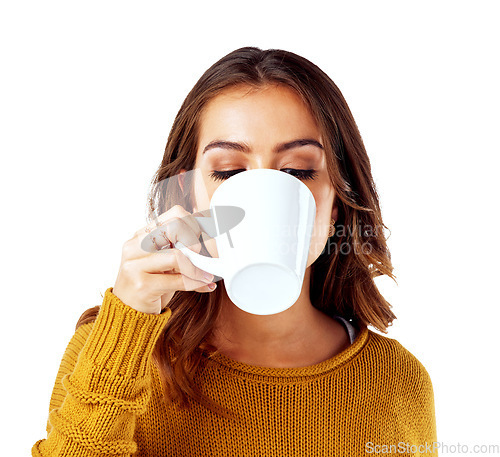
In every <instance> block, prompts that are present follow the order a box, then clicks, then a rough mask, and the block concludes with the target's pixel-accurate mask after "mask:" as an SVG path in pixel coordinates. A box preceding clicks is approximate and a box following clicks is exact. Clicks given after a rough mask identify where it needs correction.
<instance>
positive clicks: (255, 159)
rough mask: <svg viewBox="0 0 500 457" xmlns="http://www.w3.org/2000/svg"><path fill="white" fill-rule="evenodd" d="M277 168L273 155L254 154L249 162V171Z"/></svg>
mask: <svg viewBox="0 0 500 457" xmlns="http://www.w3.org/2000/svg"><path fill="white" fill-rule="evenodd" d="M276 167H277V160H276V157H273V156H272V155H271V154H257V153H254V154H252V157H250V158H249V160H248V167H247V168H248V169H249V170H256V169H258V168H274V169H276Z"/></svg>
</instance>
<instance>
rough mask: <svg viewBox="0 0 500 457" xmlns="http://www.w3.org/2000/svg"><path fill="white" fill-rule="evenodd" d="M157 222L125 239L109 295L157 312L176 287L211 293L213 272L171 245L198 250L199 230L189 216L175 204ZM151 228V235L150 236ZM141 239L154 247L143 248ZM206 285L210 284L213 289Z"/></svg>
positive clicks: (144, 311) (134, 306) (139, 308)
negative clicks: (181, 244) (179, 244)
mask: <svg viewBox="0 0 500 457" xmlns="http://www.w3.org/2000/svg"><path fill="white" fill-rule="evenodd" d="M158 224H159V226H157V223H156V222H153V223H151V224H148V225H147V226H145V227H143V228H141V229H139V230H138V231H137V232H135V234H134V236H133V237H132V238H131V239H129V240H127V241H126V242H125V244H124V245H123V248H122V259H121V264H120V269H119V271H118V277H117V278H116V282H115V285H114V287H113V294H115V295H116V296H117V297H118V298H119V299H120V300H121V301H122V302H123V303H125V304H126V305H128V306H130V307H131V308H134V309H136V310H137V311H141V312H143V313H148V314H160V313H161V311H162V310H163V309H164V308H165V307H166V306H167V305H168V304H169V302H170V300H171V299H172V297H173V296H174V293H175V292H176V291H178V290H194V291H196V292H200V293H204V292H212V290H214V289H215V287H216V284H215V283H212V280H213V279H214V275H212V274H210V273H207V272H205V271H203V270H201V269H200V268H198V267H196V266H195V265H193V264H192V263H191V261H190V260H189V259H188V258H187V257H186V256H185V255H184V254H183V253H182V252H181V251H180V250H179V249H176V248H174V247H173V245H174V244H175V243H176V242H177V241H181V242H182V243H183V244H184V245H186V246H188V247H189V248H190V249H192V250H193V251H195V252H197V253H199V252H200V250H201V243H200V241H199V238H200V236H201V235H202V230H201V227H200V226H199V225H198V222H197V221H196V219H195V218H194V217H193V215H192V214H190V213H189V212H187V211H186V210H185V209H184V208H183V207H182V206H180V205H176V206H174V207H172V208H170V209H169V210H168V211H166V212H165V213H163V214H162V215H161V216H160V217H159V218H158ZM163 229H164V230H163ZM153 230H154V236H151V235H152V234H151V232H153ZM158 235H160V236H158ZM145 238H149V240H150V242H151V243H150V245H151V246H154V248H152V249H151V251H152V252H147V251H145V250H144V249H143V246H145V245H147V244H148V243H147V242H146V241H147V240H145ZM153 238H154V239H153ZM203 239H204V238H203ZM169 246H171V247H169ZM162 248H163V249H162ZM156 249H159V250H156ZM208 284H212V285H213V289H211V288H209V286H208Z"/></svg>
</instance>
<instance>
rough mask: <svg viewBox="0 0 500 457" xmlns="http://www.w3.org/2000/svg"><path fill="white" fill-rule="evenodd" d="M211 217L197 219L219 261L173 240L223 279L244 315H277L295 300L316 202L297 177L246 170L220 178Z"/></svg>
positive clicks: (184, 251)
mask: <svg viewBox="0 0 500 457" xmlns="http://www.w3.org/2000/svg"><path fill="white" fill-rule="evenodd" d="M210 213H211V215H212V217H196V220H197V221H198V223H199V224H200V226H201V227H202V229H204V230H205V231H206V232H207V233H208V234H209V235H210V236H211V237H212V238H215V243H216V246H217V252H218V254H219V257H218V258H214V257H206V256H204V255H200V254H198V253H196V252H194V251H192V250H190V249H189V248H188V247H186V246H185V245H184V244H183V243H181V242H180V241H178V242H177V243H175V247H176V248H177V249H180V250H181V251H182V252H183V253H184V255H186V257H188V258H189V259H190V260H191V262H192V263H193V264H194V265H196V266H197V267H199V268H201V269H202V270H205V271H208V272H209V273H212V274H214V275H217V276H220V277H222V278H223V279H224V283H225V287H226V290H227V294H228V296H229V298H230V299H231V301H232V302H233V303H234V304H235V305H236V306H238V307H239V308H241V309H242V310H243V311H246V312H248V313H252V314H259V315H267V314H275V313H279V312H282V311H284V310H286V309H287V308H289V307H290V306H292V305H293V304H294V303H295V302H296V301H297V299H298V297H299V295H300V292H301V289H302V282H303V280H304V274H305V270H306V265H307V259H308V255H309V248H310V244H311V237H312V231H313V226H314V220H315V217H316V202H315V200H314V197H313V195H312V193H311V191H310V190H309V188H308V187H307V186H306V185H305V184H304V183H303V182H302V181H301V180H300V179H298V178H296V177H295V176H292V175H290V174H287V173H284V172H282V171H278V170H273V169H268V168H264V169H256V170H247V171H243V172H240V173H237V174H235V175H233V176H231V177H230V178H228V179H227V180H225V181H224V182H223V183H222V184H221V185H220V186H219V187H218V188H217V189H216V190H215V192H214V193H213V195H212V198H211V200H210Z"/></svg>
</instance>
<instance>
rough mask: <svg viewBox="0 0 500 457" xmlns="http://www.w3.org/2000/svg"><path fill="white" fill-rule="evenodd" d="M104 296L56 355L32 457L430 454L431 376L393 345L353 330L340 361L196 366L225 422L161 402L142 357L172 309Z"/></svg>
mask: <svg viewBox="0 0 500 457" xmlns="http://www.w3.org/2000/svg"><path fill="white" fill-rule="evenodd" d="M112 290H113V289H112V288H109V289H108V290H106V293H105V296H104V299H103V303H102V306H101V308H100V310H99V314H98V316H97V318H96V320H95V321H94V322H92V323H88V324H84V325H82V326H81V327H79V328H78V330H77V331H76V332H75V334H74V335H73V337H72V338H71V340H70V342H69V344H68V346H67V348H66V351H65V353H64V355H63V358H62V361H61V365H60V368H59V371H58V373H57V376H56V380H55V385H54V388H53V391H52V396H51V398H50V407H49V416H48V421H47V438H45V439H41V440H39V441H37V442H36V443H35V444H34V445H33V447H32V455H33V456H37V457H39V456H53V457H55V456H72V457H78V456H86V457H97V456H106V455H114V456H130V455H138V456H144V457H145V456H148V457H149V456H151V457H153V456H154V457H166V456H171V457H174V456H183V457H197V456H200V457H201V456H203V457H207V456H242V457H243V456H267V457H274V456H276V457H277V456H280V457H283V456H285V457H288V456H318V457H333V456H349V457H352V456H365V457H366V455H370V454H375V453H379V454H380V453H384V451H383V450H384V449H391V448H389V446H393V448H392V452H393V453H394V454H397V455H399V456H414V455H433V456H436V455H437V451H435V452H434V453H432V452H431V450H432V446H433V443H434V442H436V441H437V438H436V425H435V416H434V395H433V389H432V383H431V380H430V377H429V375H428V373H427V371H426V370H425V368H424V367H423V365H422V364H421V363H420V362H419V361H418V360H417V359H416V358H415V357H414V356H413V355H412V354H411V353H410V352H409V351H408V350H406V349H405V348H404V347H403V346H402V345H401V344H400V343H398V342H397V341H396V340H394V339H391V338H388V337H385V336H382V335H379V334H377V333H374V332H372V331H371V330H369V329H367V328H364V329H362V330H361V331H360V332H359V334H358V336H357V338H356V340H355V341H354V343H353V344H352V345H350V346H349V347H348V348H347V349H345V350H344V351H342V352H341V353H340V354H337V355H336V356H334V357H332V358H330V359H328V360H325V361H323V362H321V363H317V364H315V365H311V366H308V367H300V368H267V367H257V366H253V365H248V364H245V363H241V362H237V361H236V360H233V359H231V358H229V357H226V356H225V355H223V354H216V355H215V356H213V357H211V358H208V357H205V356H204V364H203V366H204V369H203V370H200V371H199V372H198V374H197V376H196V377H195V379H194V382H195V383H196V384H197V385H198V386H199V387H200V389H201V390H202V391H203V392H204V393H206V394H207V395H208V396H210V397H211V398H212V399H213V400H215V401H216V402H217V403H219V404H222V405H224V406H226V407H228V408H230V409H232V410H233V411H234V412H235V413H236V416H237V417H236V419H226V418H224V417H222V416H220V415H218V414H217V413H214V412H212V411H210V410H208V409H207V408H206V407H205V406H203V405H200V404H199V403H197V402H192V408H191V409H190V410H185V411H181V410H178V409H177V408H176V407H175V406H174V405H173V404H171V403H164V401H163V393H162V388H161V384H160V378H159V375H158V371H157V369H156V367H155V366H154V364H153V362H152V359H151V354H152V352H153V349H154V346H155V344H156V342H157V340H158V338H159V336H160V334H161V331H162V329H163V328H164V326H165V325H166V323H167V322H168V319H169V318H170V316H171V310H170V309H167V310H165V312H163V313H162V314H159V315H154V314H145V313H141V312H139V311H136V310H135V309H133V308H131V307H129V306H127V305H126V304H124V303H123V302H122V301H121V300H120V299H119V298H118V297H116V296H115V295H114V294H113V293H112ZM426 444H427V449H425V445H426ZM377 446H378V447H377ZM383 446H387V448H384V447H383ZM395 446H398V448H397V449H398V450H397V451H395V450H394V449H395ZM377 451H378V452H377ZM402 451H404V452H402ZM387 453H389V451H387V450H386V451H385V454H387Z"/></svg>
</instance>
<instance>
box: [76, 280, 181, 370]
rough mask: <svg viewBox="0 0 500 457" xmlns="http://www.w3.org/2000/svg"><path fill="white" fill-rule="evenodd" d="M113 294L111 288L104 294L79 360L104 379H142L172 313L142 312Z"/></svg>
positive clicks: (168, 310) (168, 311)
mask: <svg viewBox="0 0 500 457" xmlns="http://www.w3.org/2000/svg"><path fill="white" fill-rule="evenodd" d="M112 291H113V288H112V287H110V288H108V289H107V290H106V292H105V295H104V299H103V303H102V306H101V308H100V310H99V314H98V315H97V318H96V320H95V322H94V326H93V328H92V331H91V332H90V335H89V337H88V339H87V341H86V343H85V345H84V347H83V348H82V353H81V354H80V357H81V358H83V359H86V361H87V362H88V363H90V364H91V365H92V366H93V367H94V368H98V367H99V368H100V369H102V370H104V371H106V377H115V376H118V377H124V378H128V379H134V378H142V377H144V376H145V375H146V373H147V370H148V365H149V362H150V357H151V354H152V352H153V349H154V347H155V344H156V342H157V340H158V337H159V336H160V333H161V331H162V330H163V328H164V327H165V324H166V323H167V321H168V320H169V318H170V316H171V314H172V311H171V310H170V309H169V308H167V309H166V310H165V311H164V312H163V313H162V314H147V313H143V312H140V311H137V310H136V309H134V308H132V307H130V306H128V305H126V304H125V303H123V302H122V301H121V300H120V299H119V298H118V297H117V296H116V295H114V294H113V292H112Z"/></svg>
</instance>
